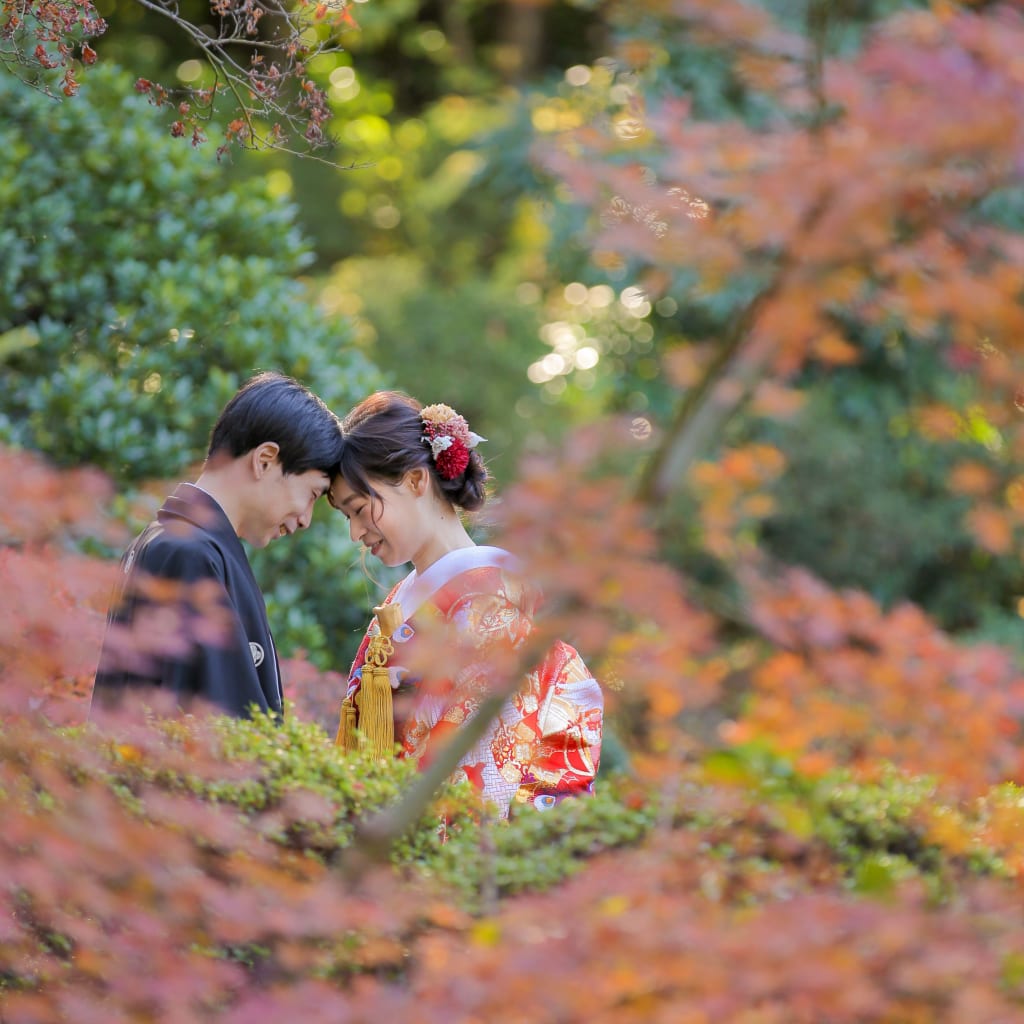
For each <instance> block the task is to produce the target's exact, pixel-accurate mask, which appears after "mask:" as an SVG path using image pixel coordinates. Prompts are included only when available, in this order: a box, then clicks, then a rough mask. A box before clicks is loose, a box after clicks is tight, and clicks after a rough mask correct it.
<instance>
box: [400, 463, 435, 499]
mask: <svg viewBox="0 0 1024 1024" xmlns="http://www.w3.org/2000/svg"><path fill="white" fill-rule="evenodd" d="M405 482H406V483H407V484H408V485H409V490H410V491H412V493H413V494H414V495H416V497H417V498H420V497H422V496H423V495H424V494H426V493H427V492H428V491H429V490H430V470H428V469H426V468H424V467H423V466H417V467H416V468H415V469H410V470H409V472H408V473H406V474H405Z"/></svg>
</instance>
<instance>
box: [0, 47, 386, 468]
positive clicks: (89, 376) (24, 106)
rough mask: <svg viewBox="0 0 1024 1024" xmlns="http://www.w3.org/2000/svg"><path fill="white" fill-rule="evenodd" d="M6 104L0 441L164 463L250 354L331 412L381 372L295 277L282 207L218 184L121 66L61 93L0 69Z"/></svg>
mask: <svg viewBox="0 0 1024 1024" xmlns="http://www.w3.org/2000/svg"><path fill="white" fill-rule="evenodd" d="M0 106H2V107H3V110H4V118H3V123H2V124H0V150H2V151H3V153H4V160H3V165H2V167H0V251H2V252H3V254H4V258H3V261H2V263H0V346H2V343H3V340H4V339H5V338H6V339H7V345H6V346H3V347H0V351H4V350H5V349H6V357H5V359H6V365H5V370H4V372H5V377H6V386H5V388H4V390H3V394H2V397H0V438H3V439H5V440H8V441H14V442H16V443H19V444H21V445H24V446H27V447H31V448H35V449H38V450H40V451H43V452H45V453H47V454H48V455H50V456H51V457H53V458H54V459H55V460H56V461H58V462H59V463H61V464H79V463H83V462H86V463H91V464H93V465H96V466H98V467H100V468H101V469H104V470H106V471H107V472H109V473H111V474H113V475H114V476H116V477H117V478H118V479H120V480H122V481H133V480H139V479H143V478H147V477H161V478H166V477H169V476H172V475H173V474H174V473H176V472H177V471H179V470H181V469H182V468H183V467H185V466H188V465H191V464H193V463H195V462H196V461H197V460H198V459H200V458H201V457H202V456H203V455H204V454H205V449H206V443H207V439H208V437H209V432H210V428H211V427H212V425H213V421H214V419H215V418H216V415H217V413H218V412H219V410H220V408H221V407H222V406H223V404H224V402H225V401H226V400H227V399H228V398H229V397H230V396H231V394H232V393H233V392H234V391H235V389H236V388H237V387H238V385H239V384H240V383H241V381H242V380H244V379H245V378H246V377H247V376H249V375H250V374H251V373H252V372H253V371H255V370H257V369H277V370H281V371H283V372H285V373H288V374H292V375H294V376H296V377H298V378H299V379H301V380H302V381H303V382H304V383H308V384H309V385H310V386H311V387H313V389H314V390H315V391H317V392H318V393H319V394H320V395H321V396H322V397H323V398H324V400H325V401H326V402H327V403H328V404H329V405H330V406H332V407H333V408H335V409H337V410H338V411H339V412H344V411H345V409H347V408H348V407H349V406H350V405H351V404H353V402H354V401H356V400H358V399H359V398H361V397H362V396H363V395H364V394H365V393H366V392H367V391H368V390H371V389H372V388H373V387H374V386H375V384H376V381H377V376H376V373H375V371H374V370H373V368H372V367H371V366H370V364H369V363H368V362H367V361H366V360H365V359H364V358H363V357H362V356H361V354H360V353H359V352H358V350H356V349H355V348H353V346H352V345H351V342H350V332H349V326H348V324H347V322H346V321H344V320H342V319H327V318H326V317H325V316H323V315H322V314H320V313H319V312H318V311H317V310H316V309H315V308H314V307H313V306H312V304H311V303H310V302H309V300H308V299H307V297H306V293H305V288H304V286H303V285H302V284H301V283H300V282H299V281H297V280H296V277H295V275H296V274H297V273H299V271H300V270H301V269H302V267H303V266H304V265H306V264H307V263H308V262H309V261H310V259H311V256H310V253H309V251H308V248H307V245H306V243H305V240H304V239H303V237H302V235H301V234H300V232H299V231H298V229H297V227H296V222H295V215H294V210H293V208H292V207H290V206H288V205H287V204H283V203H281V202H278V201H276V200H274V199H272V198H271V197H270V195H269V194H268V193H267V191H266V188H265V187H264V186H263V184H262V183H260V182H258V181H255V180H254V181H249V182H247V183H246V184H244V185H227V184H226V178H225V173H224V169H223V168H222V167H220V166H219V165H218V164H217V162H216V160H215V158H214V156H213V152H212V150H205V149H204V150H201V151H193V150H191V149H190V148H189V147H188V146H185V145H182V144H181V143H180V142H179V141H176V140H174V139H172V138H170V137H169V136H168V134H167V132H166V128H165V125H164V124H163V119H162V117H161V115H160V114H159V113H158V112H157V111H156V110H155V109H154V108H152V107H151V106H150V105H149V104H148V103H147V101H146V100H145V99H144V98H143V97H141V96H137V95H134V93H133V89H132V84H131V80H130V78H129V77H128V75H127V74H125V73H123V72H121V71H119V70H117V69H115V68H113V67H111V66H109V65H107V66H101V67H97V68H96V69H94V71H92V72H91V73H90V75H89V76H88V80H87V82H86V83H85V84H84V85H83V87H82V91H81V93H80V95H79V96H77V97H76V98H75V99H74V100H73V101H69V102H65V103H54V102H53V101H52V100H49V99H47V98H46V97H44V96H43V95H41V94H40V93H38V92H36V91H35V90H32V89H30V88H28V87H26V86H25V85H23V84H22V83H21V82H20V81H18V80H17V79H16V78H15V77H14V76H11V75H4V76H0Z"/></svg>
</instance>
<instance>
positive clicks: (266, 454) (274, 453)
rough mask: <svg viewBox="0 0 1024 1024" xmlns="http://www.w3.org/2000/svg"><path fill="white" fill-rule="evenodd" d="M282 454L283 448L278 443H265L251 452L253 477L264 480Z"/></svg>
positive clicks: (250, 459)
mask: <svg viewBox="0 0 1024 1024" xmlns="http://www.w3.org/2000/svg"><path fill="white" fill-rule="evenodd" d="M280 452H281V446H280V445H279V444H278V443H277V442H276V441H264V442H263V444H259V445H257V446H256V447H255V448H253V450H252V451H251V452H249V465H250V467H251V468H252V473H253V476H254V477H255V478H256V479H257V480H262V479H263V477H265V476H266V475H267V473H268V472H269V471H270V469H271V467H272V466H273V465H274V463H275V462H277V457H278V455H279V454H280Z"/></svg>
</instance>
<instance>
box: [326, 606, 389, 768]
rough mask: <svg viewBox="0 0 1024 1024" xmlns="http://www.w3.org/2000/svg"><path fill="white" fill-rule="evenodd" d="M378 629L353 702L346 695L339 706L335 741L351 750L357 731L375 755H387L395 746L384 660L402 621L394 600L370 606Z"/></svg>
mask: <svg viewBox="0 0 1024 1024" xmlns="http://www.w3.org/2000/svg"><path fill="white" fill-rule="evenodd" d="M373 611H374V614H376V616H377V624H378V626H379V629H380V632H379V633H377V634H376V635H375V636H374V637H372V638H371V639H370V643H369V644H368V646H367V648H366V660H365V662H364V663H363V677H362V684H361V685H360V687H359V693H358V694H357V695H356V704H358V708H357V707H356V704H354V703H353V702H352V701H351V700H350V699H349V698H348V697H346V698H345V700H344V701H343V702H342V705H341V720H340V722H339V724H338V736H337V739H336V741H335V742H336V743H337V744H338V746H340V747H341V748H342V750H344V751H346V752H348V751H350V750H354V749H355V748H356V745H357V738H356V733H357V731H358V733H360V734H361V735H362V738H363V739H364V741H365V742H366V743H368V744H369V745H370V749H371V750H373V752H374V753H375V754H376V755H377V756H378V757H389V756H390V755H391V754H392V753H393V752H394V747H395V711H394V702H393V699H392V693H391V678H390V674H389V673H388V659H389V658H390V657H391V655H392V653H393V652H394V644H393V643H392V642H391V637H392V636H393V635H394V632H395V630H396V629H398V627H399V626H400V625H401V624H402V609H401V608H400V606H399V605H398V604H396V603H392V604H389V605H381V606H380V607H378V608H374V609H373Z"/></svg>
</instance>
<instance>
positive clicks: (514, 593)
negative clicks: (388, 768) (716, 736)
mask: <svg viewBox="0 0 1024 1024" xmlns="http://www.w3.org/2000/svg"><path fill="white" fill-rule="evenodd" d="M535 601H536V595H535V593H533V592H532V591H531V590H530V588H527V587H525V586H524V585H523V583H522V582H521V580H520V578H519V577H518V576H517V575H516V573H515V571H514V559H513V557H512V556H511V555H510V554H509V553H508V552H507V551H504V550H502V549H501V548H495V547H484V546H479V547H471V548H460V549H458V550H456V551H452V552H449V553H448V554H447V555H444V556H443V557H442V558H440V559H438V561H437V562H435V563H434V564H433V565H431V566H430V568H429V569H427V570H426V571H425V572H424V573H423V575H422V576H418V575H417V574H416V572H415V571H413V572H412V573H410V574H409V575H408V576H407V577H406V578H405V579H404V580H402V581H401V582H400V583H399V584H398V585H397V586H396V587H395V588H394V589H393V590H392V591H391V593H390V594H389V595H388V597H387V599H386V600H385V602H384V604H385V605H389V604H392V603H398V604H400V606H401V613H402V618H403V620H404V621H403V622H402V623H401V625H399V626H398V628H397V629H395V630H394V632H393V634H392V637H391V640H392V643H393V645H394V649H393V653H392V654H391V655H390V657H389V658H388V661H387V672H388V677H389V681H390V684H391V689H392V692H393V700H394V710H395V740H396V742H397V743H398V744H399V746H400V752H399V756H400V757H406V758H414V759H416V760H417V761H419V762H423V761H425V760H429V758H430V756H431V752H432V748H433V747H434V745H435V744H443V743H444V742H445V740H446V739H447V737H448V736H449V735H450V734H451V732H452V731H453V730H455V729H457V728H458V727H459V726H460V725H461V724H462V723H463V722H465V721H467V720H468V719H469V718H471V717H472V715H473V714H474V712H475V710H476V709H477V707H478V706H479V703H480V700H481V699H482V698H483V697H485V696H486V695H487V693H488V691H489V689H490V686H491V678H490V674H489V671H490V669H489V662H490V661H493V660H494V659H493V658H491V659H489V658H488V651H489V650H490V651H491V652H495V651H496V650H497V648H498V646H505V645H511V647H512V648H516V647H519V646H521V645H522V644H523V643H524V642H525V641H526V639H527V637H528V636H529V634H530V632H531V630H532V629H533V614H534V605H535ZM428 616H429V617H430V618H433V619H439V620H440V622H441V623H442V625H443V627H444V628H445V629H451V630H453V631H454V633H453V637H452V641H453V650H454V649H455V648H457V649H458V650H459V651H460V652H461V654H462V657H454V658H453V662H458V663H459V664H453V665H452V670H454V673H455V674H454V677H453V678H449V677H446V676H445V671H444V666H439V670H438V672H437V673H436V678H434V677H432V678H431V679H430V680H429V683H427V684H424V682H423V680H421V679H415V678H413V677H412V675H411V674H410V672H409V671H408V670H407V669H406V668H404V667H403V665H402V662H403V660H407V658H408V653H411V652H412V650H413V649H414V645H415V641H416V626H417V623H420V624H421V629H422V628H423V625H422V623H424V622H425V621H426V619H427V617H428ZM379 632H380V627H379V625H378V621H377V616H376V615H375V616H374V617H373V619H372V620H371V621H370V625H369V628H368V629H367V631H366V634H365V636H364V637H363V641H362V643H361V644H360V647H359V651H358V653H357V654H356V657H355V660H354V662H353V664H352V670H351V673H350V676H349V683H348V693H347V697H348V698H349V700H347V701H346V704H349V703H355V702H356V701H355V698H356V696H357V695H358V694H359V691H360V688H361V686H362V671H363V666H364V663H365V659H366V654H367V648H368V647H369V645H370V642H371V640H372V639H373V638H374V637H375V636H377V635H378V634H379ZM403 650H404V651H405V652H408V653H407V656H406V659H403ZM466 652H468V653H469V657H468V658H467V657H465V654H466ZM432 675H433V674H432ZM603 707H604V701H603V697H602V694H601V688H600V687H599V686H598V683H597V681H596V680H595V679H594V677H593V676H592V675H591V674H590V672H589V670H588V669H587V667H586V665H585V664H584V663H583V659H582V658H581V657H580V656H579V654H578V653H577V652H576V651H575V650H574V649H573V648H572V647H570V646H569V645H568V644H566V643H563V642H561V641H558V642H556V643H555V644H554V645H553V646H552V647H551V649H550V650H549V651H548V653H547V655H546V656H545V657H544V659H543V661H542V662H541V664H540V665H539V666H538V667H537V668H536V669H534V670H533V671H531V672H529V673H527V675H526V678H525V680H524V683H523V686H522V687H520V689H519V690H518V691H517V692H516V693H515V694H514V695H513V696H512V697H511V698H510V699H509V700H508V701H506V702H505V705H504V706H503V708H502V710H501V713H500V714H499V715H498V717H497V718H496V719H495V721H494V723H493V725H492V727H491V728H489V729H488V731H487V732H486V733H485V735H484V736H483V738H482V739H481V740H480V741H479V742H478V743H477V744H476V745H475V746H474V747H473V748H472V749H471V750H470V751H469V752H468V753H467V754H466V755H465V756H464V757H463V758H462V760H461V761H460V762H459V768H458V770H457V771H456V773H455V775H454V776H453V779H455V780H461V779H462V778H466V779H468V780H469V782H470V783H471V784H472V785H473V786H474V787H475V788H476V789H477V790H478V791H479V792H480V793H481V794H482V796H483V797H484V798H485V799H486V800H489V801H490V802H492V803H494V804H495V805H496V806H497V807H498V809H499V811H500V813H501V814H502V816H507V815H508V813H509V810H510V808H511V805H512V803H513V801H514V802H516V803H532V804H534V805H535V806H536V807H539V808H545V807H550V806H552V805H553V804H555V803H556V802H558V800H560V799H561V798H562V797H565V796H570V795H575V794H580V793H589V792H592V791H593V786H594V777H595V775H596V773H597V768H598V764H599V762H600V756H601V734H602V716H603Z"/></svg>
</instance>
